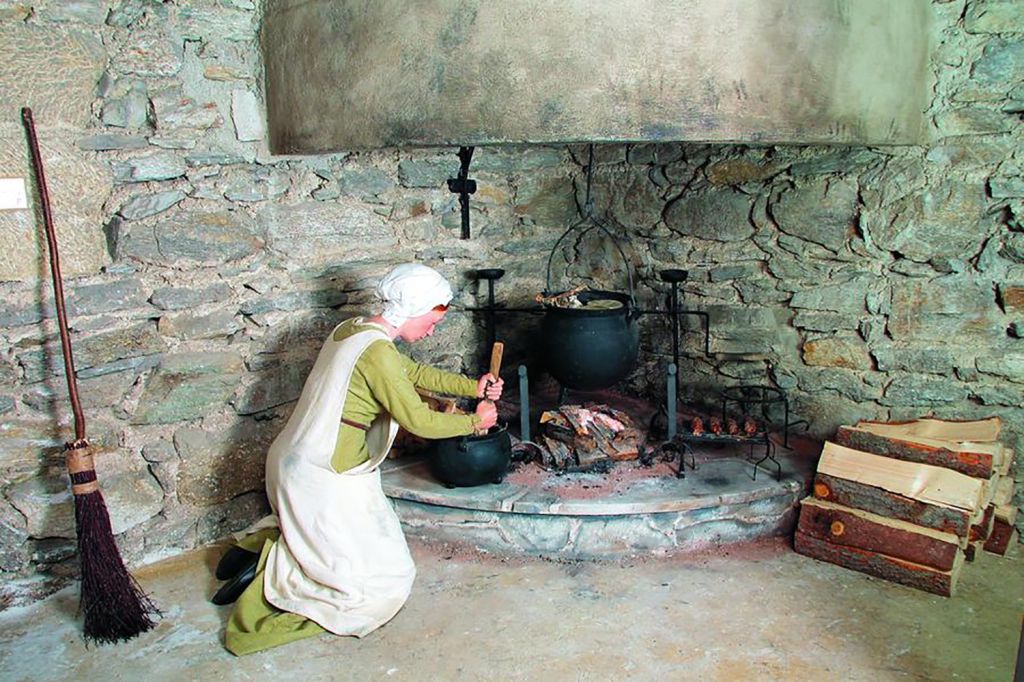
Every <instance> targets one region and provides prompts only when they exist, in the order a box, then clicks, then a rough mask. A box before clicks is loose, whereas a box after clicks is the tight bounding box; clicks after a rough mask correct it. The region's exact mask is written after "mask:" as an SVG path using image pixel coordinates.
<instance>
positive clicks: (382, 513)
mask: <svg viewBox="0 0 1024 682" xmlns="http://www.w3.org/2000/svg"><path fill="white" fill-rule="evenodd" d="M380 339H385V340H387V339H388V336H387V335H386V334H385V333H384V332H383V331H381V330H376V329H374V330H368V331H363V332H359V333H357V334H354V335H352V336H350V337H348V338H346V339H344V340H342V341H334V339H333V332H332V334H331V336H329V337H328V339H327V341H326V342H325V343H324V346H323V348H322V349H321V350H320V354H319V355H318V356H317V359H316V364H315V365H314V366H313V369H312V371H310V374H309V377H308V378H307V379H306V384H305V386H304V387H303V389H302V395H301V396H300V397H299V401H298V404H297V405H296V406H295V411H294V412H293V413H292V416H291V418H290V419H289V420H288V424H287V425H286V426H285V428H284V430H283V431H282V432H281V433H280V435H278V437H277V438H276V439H275V440H274V443H273V444H272V445H271V446H270V451H269V454H268V456H267V495H268V497H269V498H270V504H271V507H272V508H273V510H274V512H275V515H276V516H277V519H276V520H277V522H278V524H277V525H278V526H279V527H280V528H281V537H280V540H278V541H277V542H275V543H274V545H273V547H272V548H271V549H270V553H269V555H268V557H267V563H266V572H265V575H264V578H263V593H264V595H265V596H266V599H267V601H269V602H270V603H271V604H273V605H274V606H276V607H277V608H279V609H281V610H283V611H289V612H291V613H297V614H299V615H302V616H305V617H306V618H309V619H310V620H312V621H314V622H316V623H317V624H318V625H320V626H322V627H323V628H324V629H326V630H328V631H330V632H333V633H335V634H338V635H355V636H356V637H362V636H363V635H366V634H368V633H370V632H372V631H373V630H375V629H377V628H378V627H380V626H381V625H383V624H384V623H386V622H388V621H389V620H391V618H392V617H393V616H394V615H395V614H396V613H398V611H399V609H401V608H402V605H403V604H405V601H406V599H408V597H409V592H410V590H411V589H412V583H413V579H414V578H415V577H416V567H415V566H414V565H413V562H412V557H411V556H410V555H409V548H408V546H407V545H406V543H405V536H404V535H403V534H402V529H401V526H400V525H399V522H398V517H397V516H396V515H395V512H394V509H392V507H391V503H390V502H388V500H387V498H386V497H385V496H384V492H383V490H382V489H381V484H380V470H379V469H378V466H379V465H380V463H381V462H382V461H383V460H384V458H385V457H386V456H387V453H388V450H389V449H390V448H391V443H392V442H393V441H394V438H395V434H396V433H397V432H398V425H397V424H396V423H395V422H394V420H393V419H392V418H391V416H390V415H388V414H387V413H384V414H382V415H380V416H379V417H378V418H377V419H376V420H374V422H373V424H372V425H371V426H370V430H369V431H368V432H367V434H366V441H367V445H368V447H369V450H370V459H369V461H367V462H364V463H363V464H360V465H359V466H357V467H355V468H353V469H350V470H349V471H346V472H344V473H341V474H339V473H336V472H335V471H334V469H332V468H331V456H332V455H333V453H334V445H335V439H336V438H337V436H338V427H339V426H340V420H341V413H342V408H343V407H344V404H345V396H346V395H347V393H348V386H349V382H350V380H351V377H352V371H353V369H354V368H355V364H356V360H358V359H359V356H360V355H361V354H362V353H363V351H364V350H366V348H367V347H368V346H369V345H370V344H371V343H373V342H374V341H377V340H380ZM261 525H262V524H261Z"/></svg>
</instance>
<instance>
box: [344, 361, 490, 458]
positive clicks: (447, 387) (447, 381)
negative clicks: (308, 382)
mask: <svg viewBox="0 0 1024 682" xmlns="http://www.w3.org/2000/svg"><path fill="white" fill-rule="evenodd" d="M402 358H403V356H402V355H401V354H400V353H399V352H398V349H397V348H395V346H394V344H391V343H374V344H372V345H371V346H370V347H369V348H367V349H366V351H365V352H364V358H363V363H361V364H362V365H363V367H362V369H363V376H364V377H365V378H366V384H367V386H368V387H369V389H370V391H371V392H372V393H373V397H374V398H376V399H377V401H378V402H379V403H380V404H381V406H382V407H383V408H384V409H385V410H386V411H387V412H388V413H389V414H390V415H391V416H392V417H393V418H394V419H395V421H397V422H398V424H399V425H400V426H401V427H402V428H404V429H405V430H406V431H409V432H410V433H412V434H414V435H417V436H419V437H420V438H451V437H453V436H467V435H469V434H471V433H473V431H474V430H475V429H476V426H477V424H479V423H480V418H479V417H478V416H476V415H475V414H444V413H442V412H435V411H433V410H431V409H430V408H429V407H428V406H427V405H426V403H424V402H423V400H422V399H421V398H420V396H419V394H418V393H416V385H417V384H416V383H414V379H413V376H415V377H416V378H418V379H420V380H423V381H426V382H427V383H426V384H421V385H422V387H423V388H428V389H430V390H439V391H442V392H446V393H453V392H454V393H456V394H457V395H467V391H468V384H469V383H472V384H473V389H472V391H471V392H468V395H472V394H475V393H476V382H473V381H472V380H471V379H467V378H465V377H458V375H452V374H451V373H449V372H443V371H441V370H437V369H433V368H430V367H424V366H423V365H419V364H417V363H415V362H413V361H412V360H409V359H408V358H406V359H405V360H404V361H403V359H402ZM406 362H409V363H412V365H414V369H413V371H414V374H413V376H410V374H409V373H408V372H407V371H406ZM452 377H455V378H457V379H458V381H455V380H453V379H452Z"/></svg>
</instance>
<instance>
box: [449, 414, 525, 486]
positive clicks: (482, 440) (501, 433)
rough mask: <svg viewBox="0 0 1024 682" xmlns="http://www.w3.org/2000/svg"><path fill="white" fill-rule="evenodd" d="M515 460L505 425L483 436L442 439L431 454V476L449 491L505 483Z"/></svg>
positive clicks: (499, 425)
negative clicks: (510, 463) (504, 480)
mask: <svg viewBox="0 0 1024 682" xmlns="http://www.w3.org/2000/svg"><path fill="white" fill-rule="evenodd" d="M511 458H512V441H511V440H510V439H509V436H508V431H507V430H506V427H505V425H504V424H498V425H497V426H492V427H491V429H490V431H488V432H487V433H485V434H483V435H480V436H458V437H456V438H442V439H441V440H438V441H436V442H435V443H434V450H433V452H431V454H430V473H432V474H433V475H434V477H435V478H437V480H439V481H440V482H441V483H443V484H444V485H446V486H447V487H449V488H467V487H470V486H475V485H484V484H485V483H501V481H502V479H503V478H504V477H505V472H507V471H508V463H509V461H510V460H511Z"/></svg>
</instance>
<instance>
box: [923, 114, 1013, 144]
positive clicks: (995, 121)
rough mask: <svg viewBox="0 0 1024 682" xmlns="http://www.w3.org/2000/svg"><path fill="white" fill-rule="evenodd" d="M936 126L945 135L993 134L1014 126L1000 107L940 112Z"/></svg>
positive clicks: (1006, 130)
mask: <svg viewBox="0 0 1024 682" xmlns="http://www.w3.org/2000/svg"><path fill="white" fill-rule="evenodd" d="M935 127H936V128H937V129H938V131H939V134H940V135H942V136H944V137H955V136H958V135H992V134H995V133H1005V132H1009V131H1010V130H1011V129H1012V128H1013V119H1012V118H1011V117H1010V116H1009V115H1007V114H1006V113H1004V112H1002V111H999V110H998V109H988V108H986V107H980V106H977V107H961V108H959V109H951V110H946V111H942V112H939V114H938V115H936V116H935Z"/></svg>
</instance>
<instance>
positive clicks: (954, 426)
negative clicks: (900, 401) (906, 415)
mask: <svg viewBox="0 0 1024 682" xmlns="http://www.w3.org/2000/svg"><path fill="white" fill-rule="evenodd" d="M857 427H858V428H860V429H865V430H868V431H871V432H872V433H877V434H878V435H880V436H891V437H893V438H903V439H906V438H928V439H932V440H944V441H951V442H963V441H974V442H978V443H990V442H995V441H997V440H999V432H1000V430H1002V427H1003V421H1002V419H1000V418H999V417H989V418H988V419H974V420H967V421H957V420H955V419H935V418H933V417H926V418H924V419H914V420H911V421H906V422H876V421H870V420H866V419H864V420H861V421H859V422H857Z"/></svg>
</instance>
